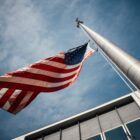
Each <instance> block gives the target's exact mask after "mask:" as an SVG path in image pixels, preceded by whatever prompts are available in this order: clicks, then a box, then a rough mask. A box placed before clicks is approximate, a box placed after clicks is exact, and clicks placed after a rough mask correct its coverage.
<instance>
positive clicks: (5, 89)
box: [0, 88, 8, 99]
mask: <svg viewBox="0 0 140 140" xmlns="http://www.w3.org/2000/svg"><path fill="white" fill-rule="evenodd" d="M7 90H8V88H2V89H1V90H0V99H1V98H2V96H3V95H4V94H5V93H6V91H7Z"/></svg>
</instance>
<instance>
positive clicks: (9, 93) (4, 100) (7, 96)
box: [0, 89, 15, 107]
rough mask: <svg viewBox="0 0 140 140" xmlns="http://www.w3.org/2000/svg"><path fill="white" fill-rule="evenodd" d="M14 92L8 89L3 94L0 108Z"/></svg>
mask: <svg viewBox="0 0 140 140" xmlns="http://www.w3.org/2000/svg"><path fill="white" fill-rule="evenodd" d="M14 91H15V90H14V89H8V90H7V91H6V93H4V95H3V96H2V98H1V99H0V107H2V106H3V105H4V104H5V103H6V102H7V100H8V99H9V98H10V96H11V95H12V94H13V92H14Z"/></svg>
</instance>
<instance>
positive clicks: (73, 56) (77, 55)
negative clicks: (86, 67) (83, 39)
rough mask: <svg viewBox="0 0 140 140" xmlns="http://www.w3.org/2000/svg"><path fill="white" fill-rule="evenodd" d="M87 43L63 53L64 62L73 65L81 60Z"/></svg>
mask: <svg viewBox="0 0 140 140" xmlns="http://www.w3.org/2000/svg"><path fill="white" fill-rule="evenodd" d="M87 44H88V43H86V44H84V45H82V46H78V47H76V48H73V49H70V50H68V51H67V52H66V53H65V59H64V63H65V64H67V65H75V64H78V63H80V62H81V61H82V60H83V57H84V54H85V52H86V49H87Z"/></svg>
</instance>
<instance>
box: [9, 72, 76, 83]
mask: <svg viewBox="0 0 140 140" xmlns="http://www.w3.org/2000/svg"><path fill="white" fill-rule="evenodd" d="M8 75H11V76H17V77H24V78H30V79H36V80H41V81H46V82H52V83H57V82H63V81H66V80H69V79H72V78H73V77H74V76H75V75H76V74H73V75H71V76H67V77H65V78H54V77H50V76H46V75H42V74H35V73H30V72H26V71H23V72H21V71H17V72H13V73H10V74H8Z"/></svg>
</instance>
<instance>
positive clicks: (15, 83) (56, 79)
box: [0, 43, 94, 114]
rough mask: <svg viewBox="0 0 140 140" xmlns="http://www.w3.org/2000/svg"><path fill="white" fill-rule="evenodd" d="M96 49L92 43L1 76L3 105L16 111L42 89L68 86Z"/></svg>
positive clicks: (50, 89) (0, 92)
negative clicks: (90, 45) (92, 46)
mask: <svg viewBox="0 0 140 140" xmlns="http://www.w3.org/2000/svg"><path fill="white" fill-rule="evenodd" d="M93 52H94V50H93V49H91V48H90V47H89V45H88V43H86V44H84V45H82V46H79V47H76V48H73V49H70V50H68V52H66V53H64V52H63V53H59V54H57V55H56V56H53V57H49V58H46V59H43V60H40V61H38V62H36V63H33V64H31V65H29V66H27V67H24V68H22V69H19V70H16V71H14V72H10V73H6V74H4V75H2V76H0V108H2V109H4V110H6V111H8V112H11V113H13V114H16V113H17V112H19V111H21V110H22V109H23V108H24V107H26V106H27V105H28V104H29V103H30V102H31V101H32V100H33V99H34V98H35V97H36V96H37V95H38V94H39V93H40V92H54V91H57V90H61V89H63V88H66V87H68V86H69V85H70V84H72V83H73V82H74V81H75V80H76V78H77V77H78V75H79V73H80V70H81V67H82V64H83V61H84V60H85V59H86V58H88V57H89V56H90V55H91V54H92V53H93Z"/></svg>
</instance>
